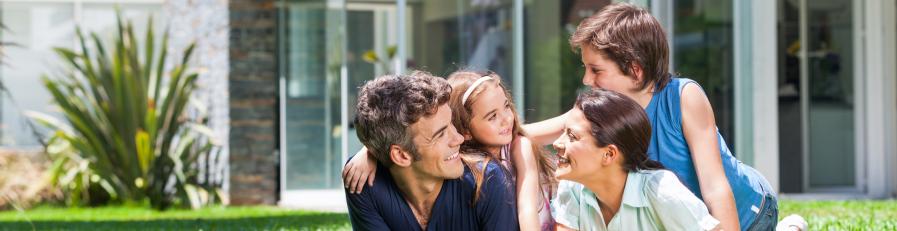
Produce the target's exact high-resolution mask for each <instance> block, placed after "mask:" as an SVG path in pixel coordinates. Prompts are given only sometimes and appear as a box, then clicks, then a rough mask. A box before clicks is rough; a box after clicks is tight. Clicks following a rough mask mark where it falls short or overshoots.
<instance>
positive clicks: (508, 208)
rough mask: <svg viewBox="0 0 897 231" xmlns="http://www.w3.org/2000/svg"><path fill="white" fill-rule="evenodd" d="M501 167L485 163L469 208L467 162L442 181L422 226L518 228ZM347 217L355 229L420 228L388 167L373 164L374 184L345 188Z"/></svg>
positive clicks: (471, 179)
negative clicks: (354, 191) (455, 176)
mask: <svg viewBox="0 0 897 231" xmlns="http://www.w3.org/2000/svg"><path fill="white" fill-rule="evenodd" d="M508 174H510V173H508V172H506V170H504V169H503V168H502V167H501V165H499V164H496V163H495V162H492V161H490V162H489V163H488V164H487V165H486V173H485V176H484V178H483V183H482V186H481V190H480V196H479V199H478V200H477V202H476V205H475V206H471V203H472V202H473V197H474V191H475V190H476V183H475V182H476V180H475V178H474V176H473V173H471V172H470V169H469V168H467V165H465V166H464V175H463V176H462V177H461V179H453V180H445V182H444V183H443V184H442V189H441V190H440V192H439V196H437V197H436V202H434V203H433V209H432V212H431V214H430V220H429V223H428V224H427V227H426V230H518V229H519V223H517V201H516V197H515V194H516V191H515V190H514V187H513V185H514V184H513V182H511V181H510V178H509V177H508ZM346 203H347V204H348V206H349V218H350V219H351V220H352V228H353V229H355V230H421V228H420V224H418V223H417V220H416V219H415V218H414V213H413V212H412V211H411V207H409V205H408V202H406V200H405V198H404V197H403V196H402V192H401V191H399V187H398V186H397V185H396V183H395V180H393V178H392V175H391V174H390V173H389V169H387V168H386V167H384V166H382V165H380V164H379V163H378V164H377V175H376V176H375V179H374V186H368V185H367V184H365V186H364V189H362V192H361V193H360V194H350V193H348V190H347V191H346Z"/></svg>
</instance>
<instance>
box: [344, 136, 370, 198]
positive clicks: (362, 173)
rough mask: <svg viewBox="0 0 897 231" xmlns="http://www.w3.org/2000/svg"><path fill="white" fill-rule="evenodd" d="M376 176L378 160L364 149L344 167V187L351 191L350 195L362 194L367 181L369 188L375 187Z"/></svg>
mask: <svg viewBox="0 0 897 231" xmlns="http://www.w3.org/2000/svg"><path fill="white" fill-rule="evenodd" d="M376 174H377V160H375V159H374V157H373V156H371V155H369V154H368V149H367V147H362V148H361V150H358V153H355V156H352V159H350V160H349V163H346V166H345V167H343V185H344V186H345V187H346V188H347V189H349V193H361V189H363V188H364V182H365V180H367V183H368V186H374V176H375V175H376Z"/></svg>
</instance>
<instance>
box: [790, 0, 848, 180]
mask: <svg viewBox="0 0 897 231" xmlns="http://www.w3.org/2000/svg"><path fill="white" fill-rule="evenodd" d="M780 4H781V5H780V10H781V11H783V12H782V14H780V17H781V18H780V20H779V23H780V27H779V53H780V54H781V56H780V59H779V62H780V63H779V67H780V68H779V69H780V75H779V76H780V79H779V92H778V94H779V123H780V124H779V125H780V127H779V132H780V134H779V137H780V142H779V143H780V163H781V166H782V168H781V172H782V174H781V176H782V179H781V180H782V181H781V185H782V187H781V189H782V191H783V192H856V191H858V190H859V183H858V182H860V181H859V180H858V179H860V178H859V177H860V174H858V170H859V168H858V167H857V166H858V164H859V163H860V161H858V158H860V157H862V156H861V155H860V153H862V152H861V151H860V147H859V146H857V145H856V144H857V143H858V142H857V141H858V140H859V139H860V138H859V137H860V136H859V134H862V133H861V132H860V131H859V130H858V129H861V127H860V126H857V124H860V123H859V121H858V118H861V116H859V114H858V113H859V112H861V111H862V110H861V108H860V106H861V105H862V104H861V103H860V101H859V100H860V97H854V95H855V94H854V93H855V92H857V91H856V89H857V87H859V85H858V84H854V83H855V82H860V79H861V77H862V72H861V70H860V69H859V68H857V67H858V65H856V64H857V63H858V62H859V60H860V57H861V56H860V55H859V54H860V51H859V50H860V49H858V48H856V47H857V44H858V43H857V41H858V40H857V38H856V37H855V36H857V35H858V34H860V33H859V31H858V29H857V28H858V27H857V26H856V25H857V24H858V21H857V20H856V17H858V16H859V14H857V10H858V9H860V8H858V6H857V4H858V3H856V2H854V1H848V0H829V1H806V0H789V1H781V2H780ZM798 176H800V177H798Z"/></svg>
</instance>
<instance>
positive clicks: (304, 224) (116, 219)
mask: <svg viewBox="0 0 897 231" xmlns="http://www.w3.org/2000/svg"><path fill="white" fill-rule="evenodd" d="M779 208H780V209H781V210H780V211H779V216H780V217H784V216H786V215H788V214H792V213H797V214H800V215H802V216H804V217H805V218H806V219H807V221H808V222H809V223H810V228H811V230H897V201H895V200H889V201H787V200H786V201H782V202H779ZM63 229H64V230H92V231H93V230H347V229H350V226H349V220H348V216H347V215H346V214H341V213H320V212H308V211H297V210H288V209H283V208H276V207H262V206H258V207H227V208H225V207H217V208H206V209H201V210H196V211H191V210H171V211H165V212H157V211H154V210H151V209H146V208H132V207H103V208H50V207H42V208H36V209H32V210H28V211H25V212H19V211H0V230H63Z"/></svg>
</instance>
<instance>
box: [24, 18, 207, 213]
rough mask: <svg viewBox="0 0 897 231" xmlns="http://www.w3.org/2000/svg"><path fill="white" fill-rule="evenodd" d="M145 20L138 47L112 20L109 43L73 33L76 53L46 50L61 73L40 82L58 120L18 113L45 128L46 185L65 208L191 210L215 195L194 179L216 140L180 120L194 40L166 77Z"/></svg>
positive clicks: (193, 121)
mask: <svg viewBox="0 0 897 231" xmlns="http://www.w3.org/2000/svg"><path fill="white" fill-rule="evenodd" d="M152 21H153V20H152V18H150V20H149V25H148V26H147V31H146V37H145V40H144V41H143V46H142V47H141V46H140V44H139V43H138V41H137V39H136V37H135V36H134V32H133V26H132V23H131V22H130V20H129V21H128V22H127V23H126V24H123V23H122V19H121V16H120V14H119V16H117V33H116V34H115V36H114V38H113V39H112V43H111V45H112V46H109V47H107V46H106V44H105V43H104V42H103V40H102V39H100V37H99V36H98V35H97V34H96V33H91V34H90V39H87V38H85V36H84V34H83V33H82V31H81V30H80V28H78V29H76V34H77V36H78V41H79V42H80V44H79V45H80V50H70V49H66V48H55V49H54V50H55V51H56V53H57V54H58V55H59V56H60V57H61V58H62V59H63V60H65V63H66V66H68V67H69V68H68V70H71V71H66V72H64V73H61V74H57V75H55V76H53V77H48V76H44V77H43V78H42V80H43V84H44V86H45V87H46V88H47V90H48V91H49V92H50V93H51V94H52V96H53V100H54V102H55V103H56V104H57V105H58V106H59V108H60V109H61V111H62V113H63V115H64V118H65V120H66V122H67V123H63V122H61V121H59V120H56V119H54V118H53V117H50V116H47V115H43V114H39V113H35V112H28V113H27V114H28V116H29V117H31V118H33V119H35V120H36V121H38V122H39V123H41V124H44V125H47V126H48V127H50V128H52V129H54V130H55V133H53V135H52V137H51V138H50V139H49V143H48V147H47V151H48V153H49V154H50V156H51V159H52V160H53V161H54V165H53V168H52V171H53V174H52V175H51V176H52V177H50V180H51V182H52V183H54V184H57V185H58V186H60V188H62V189H63V190H66V192H67V193H66V195H67V202H68V203H70V204H101V203H107V202H126V203H127V202H137V203H141V202H143V201H145V200H148V201H149V202H150V204H152V206H153V207H154V208H157V209H165V208H168V207H170V206H172V205H183V206H188V205H189V206H191V207H194V208H197V207H201V206H203V205H205V204H209V203H214V202H215V201H216V199H221V198H222V197H221V196H222V194H221V192H220V187H219V185H220V184H218V183H213V182H209V181H202V182H203V183H202V184H200V183H198V182H201V180H199V178H201V177H202V176H200V175H199V174H198V166H197V159H198V158H199V157H200V156H203V155H208V154H209V153H210V152H211V151H212V150H213V147H214V146H215V145H216V144H215V142H214V139H213V137H212V134H211V131H210V129H208V127H206V126H205V120H204V115H202V113H191V116H187V115H186V112H187V111H188V107H191V105H192V106H195V104H197V102H196V101H195V100H192V93H193V91H194V89H196V84H195V80H196V78H197V73H188V71H187V70H188V65H187V64H188V60H189V59H190V55H191V53H192V52H193V48H194V44H191V45H189V46H188V48H187V49H186V50H185V51H184V54H183V58H182V59H181V60H179V62H177V63H175V64H174V65H173V67H172V68H171V71H170V72H166V71H165V70H166V69H165V65H166V57H167V56H168V54H167V52H166V51H167V49H166V48H167V46H168V38H169V36H168V32H167V31H166V32H165V34H164V35H163V36H162V44H161V47H159V48H158V49H157V47H155V42H154V39H155V36H156V35H155V34H154V31H153V25H152ZM141 48H142V49H141ZM197 109H198V110H193V111H198V112H202V111H204V110H203V109H202V108H197ZM193 114H198V115H193ZM216 150H217V149H216Z"/></svg>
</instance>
